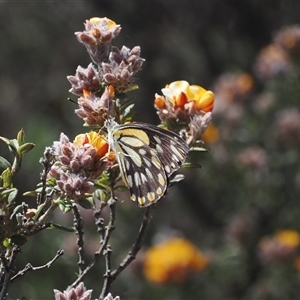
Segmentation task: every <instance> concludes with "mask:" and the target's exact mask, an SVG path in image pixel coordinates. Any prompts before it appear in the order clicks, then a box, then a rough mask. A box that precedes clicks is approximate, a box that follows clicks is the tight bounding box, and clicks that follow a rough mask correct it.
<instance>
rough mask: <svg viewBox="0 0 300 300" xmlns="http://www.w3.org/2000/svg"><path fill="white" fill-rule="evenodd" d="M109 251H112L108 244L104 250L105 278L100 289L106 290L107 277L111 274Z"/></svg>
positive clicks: (108, 282)
mask: <svg viewBox="0 0 300 300" xmlns="http://www.w3.org/2000/svg"><path fill="white" fill-rule="evenodd" d="M111 253H112V250H111V247H110V246H109V245H108V246H107V247H106V250H105V252H104V257H105V269H106V272H105V274H104V278H105V279H104V283H103V287H102V290H106V291H107V290H108V289H109V286H108V285H109V284H110V280H109V278H110V277H111V275H110V274H111Z"/></svg>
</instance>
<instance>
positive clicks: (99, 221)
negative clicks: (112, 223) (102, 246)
mask: <svg viewBox="0 0 300 300" xmlns="http://www.w3.org/2000/svg"><path fill="white" fill-rule="evenodd" d="M106 205H107V204H106V202H104V201H101V202H100V207H99V208H97V209H95V211H94V219H95V225H96V227H97V232H98V234H99V237H100V243H102V240H103V239H104V237H105V225H104V219H103V218H101V213H102V210H103V208H104V207H105V206H106Z"/></svg>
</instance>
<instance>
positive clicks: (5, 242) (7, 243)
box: [3, 238, 11, 248]
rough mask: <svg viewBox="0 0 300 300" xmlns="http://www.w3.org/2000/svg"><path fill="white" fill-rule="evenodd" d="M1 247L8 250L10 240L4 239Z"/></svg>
mask: <svg viewBox="0 0 300 300" xmlns="http://www.w3.org/2000/svg"><path fill="white" fill-rule="evenodd" d="M3 246H4V247H6V248H8V247H10V246H11V239H10V238H6V239H5V240H4V241H3Z"/></svg>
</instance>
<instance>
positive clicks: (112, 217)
mask: <svg viewBox="0 0 300 300" xmlns="http://www.w3.org/2000/svg"><path fill="white" fill-rule="evenodd" d="M115 206H116V203H115V202H114V203H112V204H111V205H109V208H110V218H109V223H108V225H107V226H106V228H105V235H104V239H103V240H102V241H101V244H100V247H99V249H98V250H97V251H96V252H95V254H94V257H93V260H92V261H91V262H90V264H89V265H88V266H87V267H86V268H85V269H84V270H83V271H82V273H81V274H80V275H79V276H78V277H77V279H76V280H75V281H74V282H73V283H72V284H71V285H70V286H69V288H74V287H76V286H77V284H78V283H79V282H80V281H81V280H82V279H83V277H84V276H85V275H86V274H87V273H88V272H89V271H90V270H91V269H92V268H93V267H94V265H95V264H96V262H97V261H98V259H99V257H100V256H101V255H102V254H103V252H104V250H105V249H106V246H107V243H108V240H109V238H110V235H111V232H112V231H113V230H114V228H115V227H114V223H115V209H116V208H115Z"/></svg>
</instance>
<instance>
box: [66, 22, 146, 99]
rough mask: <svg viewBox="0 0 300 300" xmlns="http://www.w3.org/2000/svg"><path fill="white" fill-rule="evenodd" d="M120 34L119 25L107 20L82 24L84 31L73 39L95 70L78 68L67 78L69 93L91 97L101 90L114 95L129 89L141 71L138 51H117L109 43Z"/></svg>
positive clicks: (139, 51) (127, 49) (77, 33)
mask: <svg viewBox="0 0 300 300" xmlns="http://www.w3.org/2000/svg"><path fill="white" fill-rule="evenodd" d="M120 31H121V27H120V25H117V24H116V23H115V22H114V21H112V20H109V19H107V18H92V19H90V20H87V21H86V23H85V31H83V32H76V33H75V34H76V36H77V39H78V40H79V42H80V43H82V44H84V45H85V47H86V48H87V51H88V53H89V55H90V57H91V59H92V61H93V63H94V64H96V68H95V67H94V66H93V65H92V64H90V65H89V66H88V67H87V68H86V69H84V68H82V67H81V66H79V67H78V68H77V71H76V74H75V76H68V77H67V78H68V80H69V81H70V83H71V84H72V88H71V89H70V92H71V93H73V94H75V95H83V91H84V90H87V91H89V92H91V93H93V94H95V93H96V92H98V91H101V88H102V87H103V86H107V85H112V86H113V87H114V88H115V90H116V92H117V93H123V92H124V91H126V90H127V89H128V88H130V87H131V85H132V83H133V82H134V75H135V74H136V73H137V72H138V71H140V70H141V68H142V65H143V62H144V61H145V60H144V59H143V58H141V57H140V53H141V49H140V47H139V46H135V47H133V48H132V49H129V48H127V47H125V46H123V47H122V48H121V50H120V49H118V48H117V47H116V46H112V45H111V43H112V40H113V39H114V38H115V37H117V36H118V34H119V33H120Z"/></svg>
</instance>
